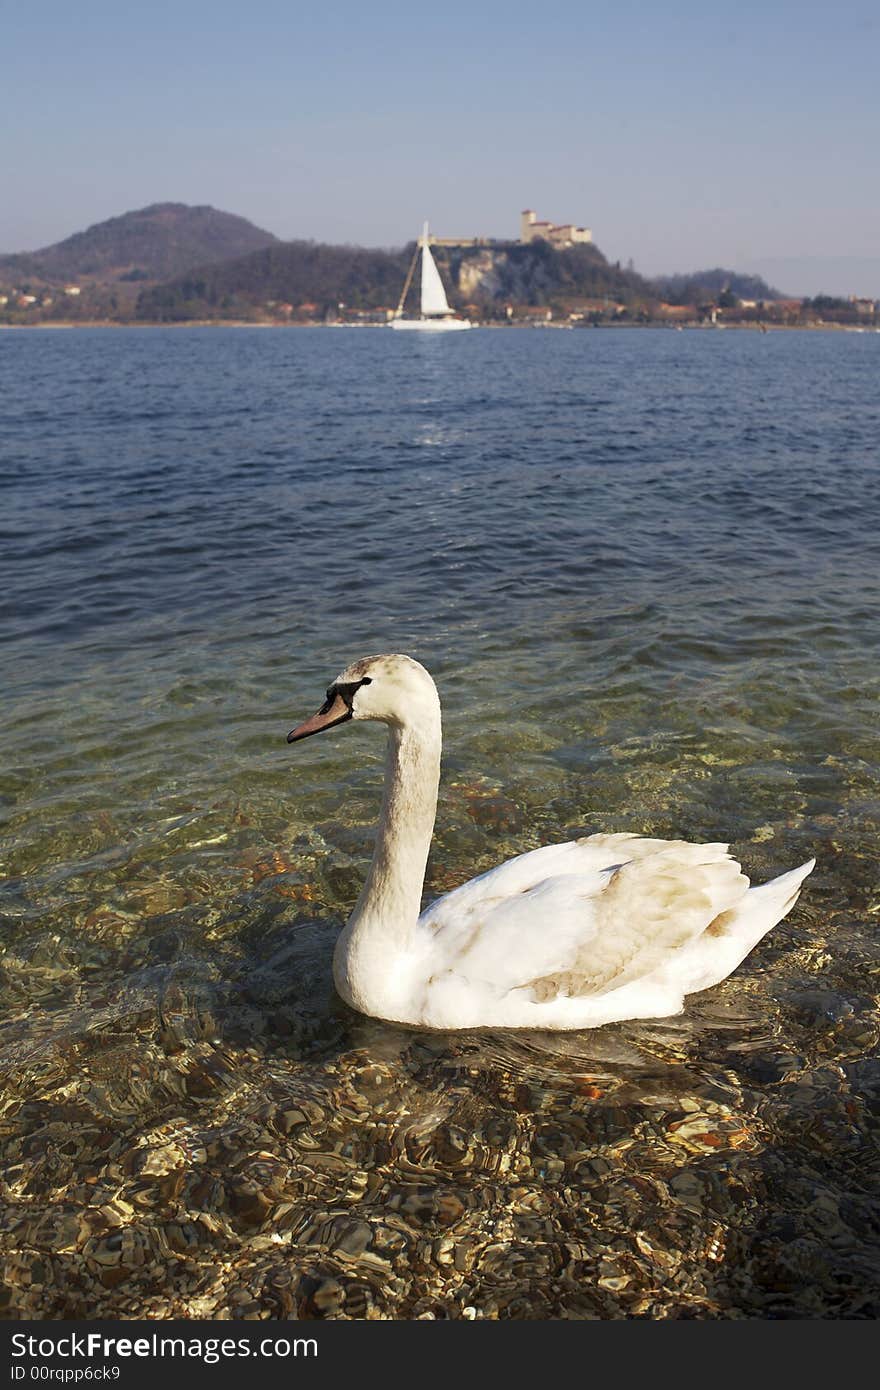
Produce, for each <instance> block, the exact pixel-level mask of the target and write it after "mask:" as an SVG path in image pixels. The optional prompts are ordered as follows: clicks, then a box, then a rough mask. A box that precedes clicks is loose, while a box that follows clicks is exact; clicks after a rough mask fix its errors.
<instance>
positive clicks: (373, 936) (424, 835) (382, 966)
mask: <svg viewBox="0 0 880 1390" xmlns="http://www.w3.org/2000/svg"><path fill="white" fill-rule="evenodd" d="M440 744H441V733H440V709H439V702H438V704H437V708H436V710H434V709H430V710H425V711H423V712H422V717H421V718H420V719H418V720H417V721H413V722H412V723H408V724H406V725H405V726H396V725H392V726H391V728H390V732H389V737H388V758H387V762H386V766H385V787H384V793H383V797H382V812H381V815H380V817H379V827H378V831H377V834H376V847H375V850H374V852H373V860H372V863H371V864H370V869H369V873H368V874H367V881H366V883H365V884H364V888H363V892H362V893H361V895H360V898H359V899H358V902H357V906H356V907H355V909H354V912H353V913H352V915H351V917H350V919H349V922H348V925H347V926H346V927H345V929H344V930H343V932H342V933H341V935H340V937H339V941H338V943H337V947H336V951H335V953H334V962H333V963H334V974H335V976H336V987H337V989H338V990H339V992H340V994H341V995H342V996H343V998H344V999H347V1000H348V1001H349V1003H351V1004H354V1006H355V1007H356V1008H360V1009H364V1010H365V1011H366V1012H373V1011H374V1010H375V1006H376V1002H377V1000H376V992H377V991H381V992H383V993H384V992H385V990H386V989H388V988H391V987H392V983H393V976H394V971H395V964H396V963H397V962H399V960H400V958H401V957H402V956H403V955H405V953H406V951H407V949H408V947H409V945H410V944H411V941H412V937H413V932H414V930H415V925H416V922H417V921H418V917H419V910H420V907H421V898H422V887H423V884H424V880H425V866H426V864H427V861H428V850H429V849H430V846H431V835H432V833H433V829H434V817H435V815H436V813H437V787H438V784H439V781H440ZM367 1005H372V1008H368V1007H366V1006H367Z"/></svg>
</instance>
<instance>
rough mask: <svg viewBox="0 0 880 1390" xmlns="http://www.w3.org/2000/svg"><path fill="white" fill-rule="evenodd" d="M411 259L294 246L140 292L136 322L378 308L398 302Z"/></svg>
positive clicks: (279, 247)
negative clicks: (282, 308)
mask: <svg viewBox="0 0 880 1390" xmlns="http://www.w3.org/2000/svg"><path fill="white" fill-rule="evenodd" d="M409 259H410V255H409V254H407V253H405V252H392V251H367V250H364V249H363V248H362V247H359V246H327V245H324V244H322V243H320V242H312V241H289V242H282V243H279V244H278V245H276V246H270V247H267V248H266V249H265V250H262V251H257V252H254V253H253V254H251V255H249V256H240V257H236V258H235V259H234V260H230V261H223V262H221V263H220V264H217V265H212V266H201V267H200V268H199V269H198V270H196V271H190V272H189V273H188V274H186V275H182V276H179V277H177V278H175V279H173V280H170V281H168V282H167V283H165V284H162V285H155V286H153V287H151V288H150V289H145V290H143V291H142V292H141V294H140V296H139V298H138V302H137V317H138V318H139V319H143V320H147V321H149V322H154V323H155V322H159V323H162V322H171V321H177V322H180V321H181V320H186V319H198V318H213V317H223V318H242V317H244V318H247V317H250V316H251V315H252V314H253V313H254V312H255V311H257V310H260V309H262V308H263V307H264V306H266V304H267V303H270V302H274V304H279V303H285V304H290V305H293V306H294V308H296V307H297V306H299V305H301V304H309V305H315V306H316V309H317V311H318V312H320V314H321V315H326V314H327V313H328V312H332V311H333V310H337V309H338V307H339V306H340V305H344V306H345V307H347V308H352V309H371V308H376V307H378V306H379V305H382V304H387V305H394V304H396V303H397V300H398V297H399V295H400V291H401V288H402V285H403V280H404V276H405V275H406V268H407V265H408V263H409Z"/></svg>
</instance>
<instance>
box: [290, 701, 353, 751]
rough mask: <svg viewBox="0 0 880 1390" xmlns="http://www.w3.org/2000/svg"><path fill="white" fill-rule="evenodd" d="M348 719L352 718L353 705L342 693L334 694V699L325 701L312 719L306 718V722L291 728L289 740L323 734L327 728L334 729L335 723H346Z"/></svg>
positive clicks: (293, 741)
mask: <svg viewBox="0 0 880 1390" xmlns="http://www.w3.org/2000/svg"><path fill="white" fill-rule="evenodd" d="M346 719H351V707H350V706H349V705H347V704H346V702H345V700H343V698H342V696H341V695H334V696H333V697H332V699H330V700H326V701H325V702H324V704H323V705H322V706H321V708H320V709H319V710H318V713H317V714H313V715H312V717H311V719H306V720H305V722H304V723H302V724H297V726H296V728H295V729H291V731H290V733H289V734H288V735H287V742H288V743H296V742H298V740H299V739H301V738H311V736H312V734H322V733H323V732H324V730H325V729H332V728H333V725H334V724H344V723H345V721H346Z"/></svg>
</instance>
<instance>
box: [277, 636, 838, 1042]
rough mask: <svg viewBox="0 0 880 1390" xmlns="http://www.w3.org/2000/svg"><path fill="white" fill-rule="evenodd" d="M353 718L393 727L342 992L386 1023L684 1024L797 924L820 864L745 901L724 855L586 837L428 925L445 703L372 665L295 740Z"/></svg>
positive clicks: (400, 670) (475, 887)
mask: <svg viewBox="0 0 880 1390" xmlns="http://www.w3.org/2000/svg"><path fill="white" fill-rule="evenodd" d="M354 719H376V720H379V721H380V722H381V723H383V724H387V725H388V730H389V734H388V758H387V765H386V770H385V786H384V794H383V800H382V812H381V817H380V820H379V827H378V832H377V836H376V844H375V850H374V853H373V859H372V863H371V864H370V868H369V872H368V874H367V879H366V883H365V884H364V888H363V891H362V892H361V895H360V897H359V899H358V901H357V904H356V906H355V909H354V911H353V912H352V914H351V917H350V918H349V920H348V923H347V924H346V926H345V927H344V928H343V930H342V931H341V933H340V935H339V938H338V940H337V943H336V947H335V950H334V955H333V977H334V981H335V984H336V988H337V990H338V992H339V994H340V995H341V996H342V998H343V999H344V1000H345V1001H346V1002H347V1003H348V1004H350V1005H351V1006H352V1007H353V1008H355V1009H358V1010H360V1012H361V1013H365V1014H370V1015H372V1016H373V1017H375V1018H382V1019H387V1020H389V1021H391V1022H396V1023H406V1024H414V1025H417V1026H421V1027H427V1028H436V1029H453V1028H482V1027H493V1028H551V1029H576V1028H597V1027H600V1026H601V1025H603V1024H606V1023H613V1022H617V1021H620V1020H623V1019H636V1018H664V1017H667V1016H669V1015H670V1014H676V1013H679V1012H680V1011H681V1009H682V1008H683V1007H684V998H685V995H687V994H692V993H694V992H695V991H697V990H703V989H708V988H709V986H710V985H715V984H718V982H719V981H720V980H723V979H725V978H726V977H727V976H728V975H729V974H730V973H731V971H733V970H735V969H736V967H737V966H738V965H739V964H740V962H741V961H742V960H743V959H744V958H745V957H746V956H747V955H748V953H749V951H751V949H752V947H753V946H755V945H756V944H757V942H758V941H760V940H761V937H762V936H764V934H765V933H766V932H768V931H769V930H770V928H771V927H772V926H774V925H775V924H776V923H777V922H779V921H780V920H781V919H782V918H783V917H785V915H786V914H787V913H788V912H790V911H791V909H792V907H793V906H794V904H795V902H796V901H797V898H798V893H799V891H800V887H801V884H802V882H803V880H804V879H805V878H806V876H807V874H808V873H809V872H810V870H811V869H812V868H813V866H814V864H815V860H814V859H811V860H809V862H808V863H806V864H802V865H801V867H800V868H798V869H792V870H791V871H790V872H789V873H785V874H782V875H781V876H780V877H779V878H774V879H773V880H772V881H771V882H769V883H765V884H762V885H761V886H760V887H757V888H751V887H749V880H748V879H747V878H746V877H745V875H744V874H743V873H742V871H741V869H740V866H739V864H738V863H736V861H735V860H734V859H732V858H731V856H730V855H729V854H728V852H727V845H721V844H706V845H703V844H688V843H686V842H684V841H682V840H654V839H649V838H646V837H644V836H641V835H632V834H600V835H588V836H586V837H585V838H583V839H577V840H569V841H567V842H566V843H564V844H555V845H546V846H544V847H543V848H542V849H536V850H531V851H530V852H528V853H526V854H520V855H518V856H517V857H516V858H515V859H510V860H508V861H507V862H506V863H504V864H501V865H499V867H498V868H495V869H490V870H489V871H488V872H487V873H484V874H481V875H480V876H479V877H478V878H474V879H471V880H470V882H468V883H465V884H462V886H461V887H460V888H456V889H454V890H453V891H452V892H451V893H447V894H446V895H445V896H444V897H442V898H440V899H439V900H438V901H437V902H435V903H432V904H431V906H430V907H427V908H426V909H425V911H424V912H422V913H421V914H420V911H419V908H420V904H421V896H422V887H423V884H424V877H425V865H426V863H427V859H428V849H429V847H430V843H431V836H432V833H433V829H434V817H435V815H436V809H437V788H438V784H439V780H440V741H441V739H440V700H439V697H438V694H437V688H436V686H435V684H434V682H433V680H432V679H431V676H430V675H429V673H428V672H427V671H426V669H425V667H424V666H422V665H421V664H420V663H419V662H418V661H415V660H414V659H413V658H412V657H409V656H403V655H399V654H394V655H382V656H369V657H363V658H362V659H361V660H359V661H355V662H353V664H352V665H350V666H348V667H347V668H346V669H345V670H344V671H343V672H342V673H341V674H340V675H339V676H337V677H336V679H335V681H333V683H332V685H331V686H330V687H329V689H328V691H327V699H326V701H325V703H324V704H323V705H322V706H321V708H320V709H319V710H318V712H317V714H315V715H313V716H312V717H311V718H310V719H306V720H305V722H304V723H302V724H299V725H298V726H297V727H296V728H295V729H293V730H292V731H291V732H290V733H289V734H288V735H287V741H288V743H296V742H299V741H300V740H301V739H306V738H310V737H311V736H312V735H314V734H319V733H324V732H325V731H326V730H328V729H333V728H336V727H337V726H339V725H341V724H345V723H347V722H349V721H350V720H354Z"/></svg>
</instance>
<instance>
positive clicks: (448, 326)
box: [388, 319, 474, 333]
mask: <svg viewBox="0 0 880 1390" xmlns="http://www.w3.org/2000/svg"><path fill="white" fill-rule="evenodd" d="M473 326H474V325H473V324H472V323H471V322H470V321H469V320H468V319H392V320H391V322H390V323H389V325H388V327H389V328H396V329H398V330H400V329H415V331H416V332H422V333H457V332H460V330H461V329H463V328H473Z"/></svg>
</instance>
